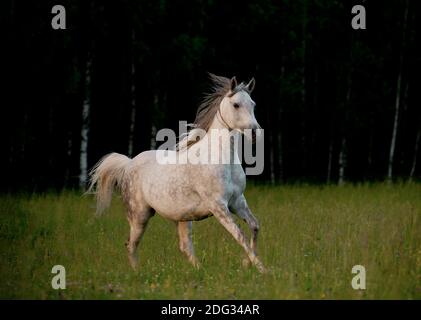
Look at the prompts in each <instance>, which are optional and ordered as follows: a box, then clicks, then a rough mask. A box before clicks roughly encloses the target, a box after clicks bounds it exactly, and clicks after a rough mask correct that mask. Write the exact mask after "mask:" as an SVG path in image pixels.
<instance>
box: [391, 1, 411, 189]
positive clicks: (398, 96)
mask: <svg viewBox="0 0 421 320" xmlns="http://www.w3.org/2000/svg"><path fill="white" fill-rule="evenodd" d="M407 20H408V1H406V2H405V12H404V18H403V26H402V45H401V52H400V57H399V71H398V78H397V81H396V97H395V115H394V120H393V129H392V138H391V140H390V149H389V162H388V170H387V180H388V182H389V183H391V182H392V179H393V160H394V158H395V149H396V136H397V133H398V125H399V109H400V102H401V87H402V69H403V56H404V49H405V33H406V28H407Z"/></svg>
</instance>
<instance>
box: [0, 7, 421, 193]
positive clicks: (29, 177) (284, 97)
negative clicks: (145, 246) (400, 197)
mask: <svg viewBox="0 0 421 320" xmlns="http://www.w3.org/2000/svg"><path fill="white" fill-rule="evenodd" d="M55 4H61V5H63V6H64V7H65V8H66V27H67V29H66V30H53V28H52V27H51V20H52V18H53V16H54V14H52V13H51V9H52V7H53V6H54V5H55ZM355 4H362V5H364V6H365V8H366V11H367V29H366V30H354V29H352V27H351V19H352V17H353V15H352V14H351V8H352V7H353V5H355ZM1 7H2V8H1V13H0V14H1V21H2V22H1V23H2V26H3V30H5V31H6V33H5V37H4V39H3V43H4V44H5V45H4V46H2V51H3V53H4V54H5V57H4V59H3V61H4V62H5V64H4V68H3V75H4V76H5V80H6V82H7V85H6V86H3V88H4V89H5V90H4V93H3V94H2V98H3V103H2V106H3V110H4V114H7V116H5V115H4V116H2V120H3V121H2V122H3V125H2V129H3V138H4V143H3V151H2V154H3V156H2V161H3V162H4V164H3V166H2V167H3V168H5V174H4V175H3V179H2V183H1V185H2V189H4V190H16V189H27V190H30V191H40V190H45V189H47V188H58V189H60V188H63V187H77V186H79V184H80V182H81V180H82V182H83V180H84V179H85V174H86V170H87V169H88V170H89V168H91V167H92V166H93V165H94V164H95V163H96V162H97V161H98V160H99V159H100V158H101V157H102V156H103V155H105V154H107V153H109V152H113V151H115V152H120V153H124V154H126V155H127V154H128V155H130V156H134V155H136V154H138V153H139V152H141V151H144V150H147V149H150V148H154V147H156V143H155V141H154V137H155V133H156V131H157V130H159V129H161V128H164V127H169V128H173V129H175V130H177V129H178V121H179V120H186V121H189V122H191V121H193V120H194V116H195V111H196V108H197V106H198V104H199V102H200V100H201V97H202V95H203V92H204V91H206V89H207V86H208V84H209V83H208V78H207V72H212V73H215V74H219V75H224V76H227V77H232V76H233V75H236V76H237V78H238V79H239V80H241V81H248V80H249V79H250V78H251V77H252V76H254V77H255V78H256V90H255V91H254V92H253V99H254V100H255V101H256V102H257V106H256V117H257V119H258V121H259V123H260V124H261V126H262V127H263V128H264V129H265V170H264V173H263V174H262V175H261V176H259V177H254V178H252V179H256V180H261V181H270V182H295V181H306V182H314V183H326V182H331V183H343V182H344V181H351V182H352V181H367V180H368V181H372V180H387V179H389V180H390V179H396V178H404V179H411V178H413V179H415V178H417V177H418V178H419V177H420V175H421V164H419V163H418V164H417V156H418V158H420V156H421V154H420V153H421V152H420V149H421V148H420V146H419V145H420V144H421V141H420V134H421V131H420V130H421V108H420V106H421V99H420V98H419V93H420V92H419V91H420V89H421V86H420V81H419V78H418V77H419V75H420V65H421V54H420V50H419V48H420V46H419V43H421V41H420V40H421V32H420V31H421V29H420V23H421V4H420V2H419V1H415V0H413V1H409V0H402V1H398V0H396V1H377V2H376V1H372V0H366V1H363V0H361V1H339V0H338V1H332V0H317V1H316V0H314V1H310V0H294V1H292V0H279V1H273V0H271V1H269V0H254V1H226V0H224V1H222V0H198V1H181V0H171V1H165V0H153V1H152V0H136V1H135V0H123V1H87V0H73V1H70V0H63V1H60V3H57V2H56V1H54V2H52V1H44V0H38V1H18V0H8V1H7V0H6V1H2V4H1ZM418 161H421V159H418Z"/></svg>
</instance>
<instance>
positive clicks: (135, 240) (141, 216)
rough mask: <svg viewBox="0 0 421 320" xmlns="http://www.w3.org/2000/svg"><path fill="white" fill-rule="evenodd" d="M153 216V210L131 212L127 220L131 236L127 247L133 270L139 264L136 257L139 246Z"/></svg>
mask: <svg viewBox="0 0 421 320" xmlns="http://www.w3.org/2000/svg"><path fill="white" fill-rule="evenodd" d="M152 216H153V210H152V209H151V208H145V209H143V210H141V211H136V212H130V211H129V213H128V215H127V220H128V221H129V224H130V235H129V239H128V241H127V243H126V246H127V251H128V254H129V262H130V265H131V266H132V267H133V269H136V267H137V263H138V259H137V255H136V249H137V246H138V245H139V242H140V240H141V238H142V235H143V233H144V232H145V230H146V226H147V224H148V221H149V219H150V217H152Z"/></svg>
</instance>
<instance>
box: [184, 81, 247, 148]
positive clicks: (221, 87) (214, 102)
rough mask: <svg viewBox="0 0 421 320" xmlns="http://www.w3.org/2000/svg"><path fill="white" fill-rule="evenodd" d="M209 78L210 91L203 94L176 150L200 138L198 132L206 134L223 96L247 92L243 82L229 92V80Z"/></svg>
mask: <svg viewBox="0 0 421 320" xmlns="http://www.w3.org/2000/svg"><path fill="white" fill-rule="evenodd" d="M209 78H210V80H211V81H212V85H211V90H210V92H209V93H207V94H205V96H204V98H203V100H202V102H201V104H200V105H199V108H198V109H197V112H196V118H195V120H194V122H193V123H192V124H189V127H191V128H192V129H190V130H189V131H188V132H187V133H186V134H184V135H182V136H180V141H179V143H178V144H177V145H176V150H177V151H180V150H182V149H184V148H189V147H190V146H192V145H193V144H195V143H196V142H198V141H199V140H200V139H201V138H202V137H201V135H200V132H203V131H202V130H204V131H205V132H208V130H209V128H210V126H211V125H212V121H213V119H214V118H215V116H216V113H217V112H218V109H219V106H220V104H221V102H222V99H224V97H225V96H233V95H234V94H236V93H237V92H240V91H243V90H245V91H247V85H246V84H245V83H244V82H241V83H240V84H238V85H237V86H236V87H235V88H234V89H232V90H231V79H228V78H226V77H222V76H217V75H215V74H212V73H209ZM199 129H200V130H199Z"/></svg>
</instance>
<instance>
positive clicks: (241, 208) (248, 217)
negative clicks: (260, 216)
mask: <svg viewBox="0 0 421 320" xmlns="http://www.w3.org/2000/svg"><path fill="white" fill-rule="evenodd" d="M232 211H233V212H235V213H236V214H237V215H238V216H239V217H240V218H241V219H242V220H244V221H245V222H246V223H247V225H248V226H249V228H250V231H251V238H250V247H251V249H252V250H253V251H254V253H255V254H256V248H257V235H258V233H259V222H258V221H257V219H256V217H255V216H254V215H253V213H252V212H251V210H250V208H249V206H248V205H247V201H246V198H245V197H244V195H241V196H239V197H238V198H237V199H236V200H235V201H234V202H233V205H232ZM249 263H250V260H249V259H248V258H245V259H244V260H243V264H244V265H245V266H247V265H248V264H249Z"/></svg>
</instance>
